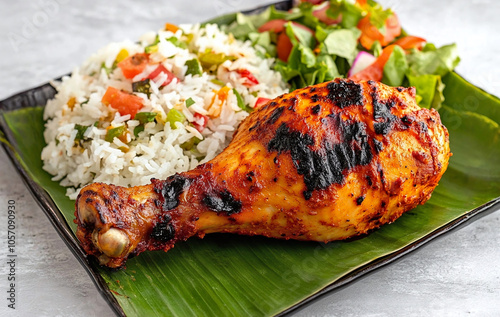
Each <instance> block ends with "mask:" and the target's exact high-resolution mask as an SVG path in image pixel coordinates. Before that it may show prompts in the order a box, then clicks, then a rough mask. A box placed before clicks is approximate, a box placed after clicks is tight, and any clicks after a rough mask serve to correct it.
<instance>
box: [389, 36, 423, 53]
mask: <svg viewBox="0 0 500 317" xmlns="http://www.w3.org/2000/svg"><path fill="white" fill-rule="evenodd" d="M426 42H427V41H426V40H425V39H423V38H421V37H418V36H413V35H408V36H405V37H402V38H400V39H399V40H397V41H396V42H394V44H396V45H399V46H401V48H403V49H405V50H409V49H412V48H416V49H418V50H421V49H422V48H423V47H424V45H425V43H426Z"/></svg>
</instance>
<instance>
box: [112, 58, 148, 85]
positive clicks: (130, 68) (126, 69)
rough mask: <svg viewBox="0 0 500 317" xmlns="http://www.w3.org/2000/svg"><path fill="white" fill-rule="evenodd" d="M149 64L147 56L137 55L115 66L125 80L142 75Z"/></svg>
mask: <svg viewBox="0 0 500 317" xmlns="http://www.w3.org/2000/svg"><path fill="white" fill-rule="evenodd" d="M148 63H149V54H146V53H137V54H134V55H132V56H129V57H127V58H125V59H124V60H122V61H121V62H119V63H118V64H117V66H118V67H120V69H121V70H122V73H123V76H125V78H128V79H131V78H134V77H135V76H137V75H139V74H140V73H142V71H143V70H144V68H146V66H147V65H148Z"/></svg>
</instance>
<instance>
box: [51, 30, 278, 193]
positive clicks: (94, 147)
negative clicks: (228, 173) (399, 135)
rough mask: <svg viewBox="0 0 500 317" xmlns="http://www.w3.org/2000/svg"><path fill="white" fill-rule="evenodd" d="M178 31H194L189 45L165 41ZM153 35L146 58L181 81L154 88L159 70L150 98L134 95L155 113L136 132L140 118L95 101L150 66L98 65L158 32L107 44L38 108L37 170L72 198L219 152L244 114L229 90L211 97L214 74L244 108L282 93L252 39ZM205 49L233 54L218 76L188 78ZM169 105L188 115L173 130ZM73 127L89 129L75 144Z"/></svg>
mask: <svg viewBox="0 0 500 317" xmlns="http://www.w3.org/2000/svg"><path fill="white" fill-rule="evenodd" d="M183 34H184V35H185V34H192V35H190V36H192V40H191V41H190V42H189V48H188V49H182V48H179V47H177V46H175V45H174V44H172V43H171V42H169V41H166V40H165V38H168V37H172V36H175V37H177V38H179V39H181V38H182V36H183ZM158 35H159V38H160V43H159V44H158V51H157V52H155V53H152V54H151V55H150V61H152V62H154V63H162V64H163V65H164V66H165V68H167V69H168V70H169V71H171V72H173V73H174V74H175V76H176V77H177V78H179V79H180V82H177V81H176V80H173V81H172V82H171V83H169V84H168V85H166V86H164V87H163V88H162V89H160V86H161V84H162V83H163V82H164V81H165V79H166V76H165V75H164V74H162V75H163V77H162V75H160V76H158V77H157V78H155V79H154V82H153V81H151V95H150V96H149V98H148V96H147V95H146V94H143V93H135V95H137V96H140V97H141V98H143V100H144V102H143V104H144V107H143V108H142V109H140V110H139V112H155V113H157V116H156V120H155V122H149V123H146V124H145V125H144V131H143V132H140V133H139V134H138V136H137V137H136V136H135V135H134V128H135V127H137V126H138V125H139V124H140V122H139V121H137V120H132V119H133V118H130V115H120V113H119V112H117V111H116V110H115V109H113V108H111V107H110V106H106V105H104V104H103V103H102V102H101V99H102V97H103V95H104V93H105V92H106V89H107V88H108V87H109V86H112V87H114V88H117V89H121V90H125V91H128V92H131V91H132V85H131V83H132V81H137V80H141V78H144V77H146V76H147V75H148V74H149V73H151V72H152V71H153V70H154V69H155V68H156V66H154V65H151V66H147V67H146V69H145V70H144V71H143V73H141V74H139V75H137V76H136V77H135V78H134V79H133V80H130V79H126V78H125V77H124V76H123V73H122V71H121V69H120V68H116V69H115V70H114V71H112V72H111V73H110V74H109V75H108V74H107V73H106V71H105V69H103V68H102V67H101V65H102V64H103V63H104V64H105V65H106V67H108V68H110V67H112V65H113V63H114V61H115V59H116V57H117V54H118V53H119V52H120V51H121V50H122V49H126V50H127V51H128V52H129V54H130V55H133V54H135V53H142V52H144V47H146V46H148V45H150V44H151V43H153V41H154V39H155V36H156V33H153V32H150V33H147V34H145V35H143V36H142V37H141V38H140V42H139V43H132V42H129V41H127V42H121V43H112V44H109V45H108V46H106V47H104V48H103V49H101V50H100V51H99V52H97V54H95V55H93V56H91V57H90V58H89V59H88V60H87V61H85V62H84V63H83V65H82V66H81V67H80V68H77V69H75V70H74V71H73V73H72V74H71V76H69V77H64V78H63V80H62V82H60V83H54V86H55V87H56V88H57V95H56V96H55V97H54V99H52V100H50V101H49V102H48V103H47V105H46V107H45V112H44V119H45V120H46V124H45V127H46V129H45V132H44V138H45V141H46V143H47V146H46V147H45V148H44V149H43V151H42V160H43V164H44V165H43V168H44V169H45V170H46V171H47V172H48V173H50V174H51V175H53V180H55V181H59V182H60V184H61V185H62V186H65V187H67V195H68V196H69V197H70V198H71V199H76V196H77V195H78V193H79V191H80V189H81V188H82V187H83V186H85V185H86V184H89V183H91V182H104V183H113V184H116V185H121V186H137V185H144V184H147V183H149V182H150V179H151V178H153V177H154V178H160V179H164V178H166V177H168V176H169V175H172V174H174V173H177V172H183V171H186V170H189V169H192V168H194V167H196V166H197V165H198V164H200V163H202V162H206V161H208V160H210V159H212V158H213V157H215V156H216V155H217V154H218V153H220V152H221V151H222V150H223V149H224V148H225V147H226V146H227V144H228V143H229V141H230V139H231V137H232V135H233V133H234V131H235V129H236V128H237V126H238V124H239V123H240V122H241V121H242V120H243V119H244V118H245V117H246V116H247V115H248V113H247V112H246V111H243V110H242V109H240V108H239V107H238V103H237V97H236V96H235V94H234V93H233V92H232V90H230V91H229V94H228V97H227V99H226V101H224V102H221V101H220V100H218V98H215V95H216V92H217V91H218V90H220V89H221V88H222V87H221V86H220V85H219V84H217V83H214V82H213V80H214V79H217V80H219V81H222V82H223V83H224V84H225V85H226V86H227V87H229V88H231V89H232V88H235V89H236V90H237V91H238V92H239V94H240V95H241V96H242V98H243V100H244V102H245V104H246V105H247V106H249V107H254V105H255V103H256V100H257V98H259V97H263V98H274V97H276V96H279V95H281V94H283V93H285V92H287V89H286V85H285V84H284V83H283V82H282V80H281V76H280V74H279V73H278V72H275V71H273V70H271V65H272V63H273V62H274V61H273V60H272V59H263V58H261V57H259V55H260V54H258V52H257V51H256V49H255V48H253V47H252V46H251V43H249V42H241V41H238V40H235V39H234V38H233V37H232V36H231V35H228V34H225V33H224V32H222V31H220V30H219V29H218V27H217V25H206V26H204V27H200V25H182V26H180V30H178V31H177V32H176V33H175V34H173V33H172V32H170V31H159V32H158ZM206 50H212V51H213V52H215V53H224V54H225V55H227V56H234V57H236V60H234V61H230V60H227V61H225V62H224V63H223V64H222V65H221V66H219V68H221V70H219V72H218V73H217V74H209V73H207V72H203V74H202V75H194V76H192V75H187V76H186V75H185V73H186V70H187V67H186V66H185V63H186V61H187V60H190V59H192V58H194V57H197V54H196V52H205V51H206ZM237 69H246V70H248V71H250V72H251V73H252V74H253V75H254V76H255V77H256V78H257V80H258V82H259V83H258V84H256V85H253V86H250V87H248V85H245V79H244V78H242V77H241V76H238V75H237V72H235V70H237ZM189 98H191V99H192V100H193V101H194V104H193V105H191V106H190V107H189V108H188V107H186V103H185V101H186V100H187V99H189ZM214 98H215V102H214V101H213V100H214ZM212 103H213V104H212ZM211 104H212V105H211ZM173 108H175V109H177V110H179V111H181V112H182V113H183V114H184V116H185V117H186V121H185V122H183V123H181V122H176V123H175V129H173V128H172V127H171V126H170V124H169V122H166V118H167V114H168V112H169V111H170V110H171V109H173ZM214 109H216V110H217V111H218V110H220V114H219V115H218V116H216V115H214ZM217 111H215V114H217ZM195 113H199V114H203V115H209V116H210V115H211V117H210V120H209V122H208V125H207V127H206V128H205V129H204V130H202V131H201V133H200V132H199V131H198V130H197V129H196V128H194V127H193V126H192V125H191V124H190V123H192V122H196V118H195V116H194V114H195ZM96 122H97V124H96ZM198 123H200V122H198ZM76 124H78V125H81V126H89V128H87V129H86V130H85V133H84V135H83V139H81V140H79V141H78V140H76V141H75V138H77V134H78V131H77V129H76V128H75V127H76ZM118 126H125V128H126V130H127V131H128V133H126V138H121V139H119V138H117V137H115V138H114V139H113V142H107V141H106V140H105V136H106V133H107V129H109V127H113V128H115V127H118ZM194 137H196V138H198V139H201V141H200V142H199V143H198V144H197V145H195V146H193V147H192V148H187V147H186V146H183V147H184V149H183V147H181V145H182V144H184V143H185V142H189V141H190V140H191V139H192V138H194Z"/></svg>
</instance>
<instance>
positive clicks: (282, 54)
mask: <svg viewBox="0 0 500 317" xmlns="http://www.w3.org/2000/svg"><path fill="white" fill-rule="evenodd" d="M292 48H293V44H292V41H290V38H289V37H288V35H286V32H281V33H280V35H278V41H277V43H276V51H277V53H278V58H279V59H281V60H282V61H284V62H288V56H290V52H291V51H292Z"/></svg>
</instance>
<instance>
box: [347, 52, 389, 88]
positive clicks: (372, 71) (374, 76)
mask: <svg viewBox="0 0 500 317" xmlns="http://www.w3.org/2000/svg"><path fill="white" fill-rule="evenodd" d="M394 46H395V45H394V44H393V45H389V46H387V47H385V48H384V49H383V50H382V53H381V54H380V56H379V57H377V59H376V60H375V62H373V64H371V65H370V66H368V67H367V68H365V69H363V70H362V71H360V72H358V73H356V74H354V75H352V76H351V77H349V78H350V79H352V80H376V81H381V80H382V77H383V76H384V66H385V63H387V61H388V60H389V57H391V54H392V51H393V50H394Z"/></svg>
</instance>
